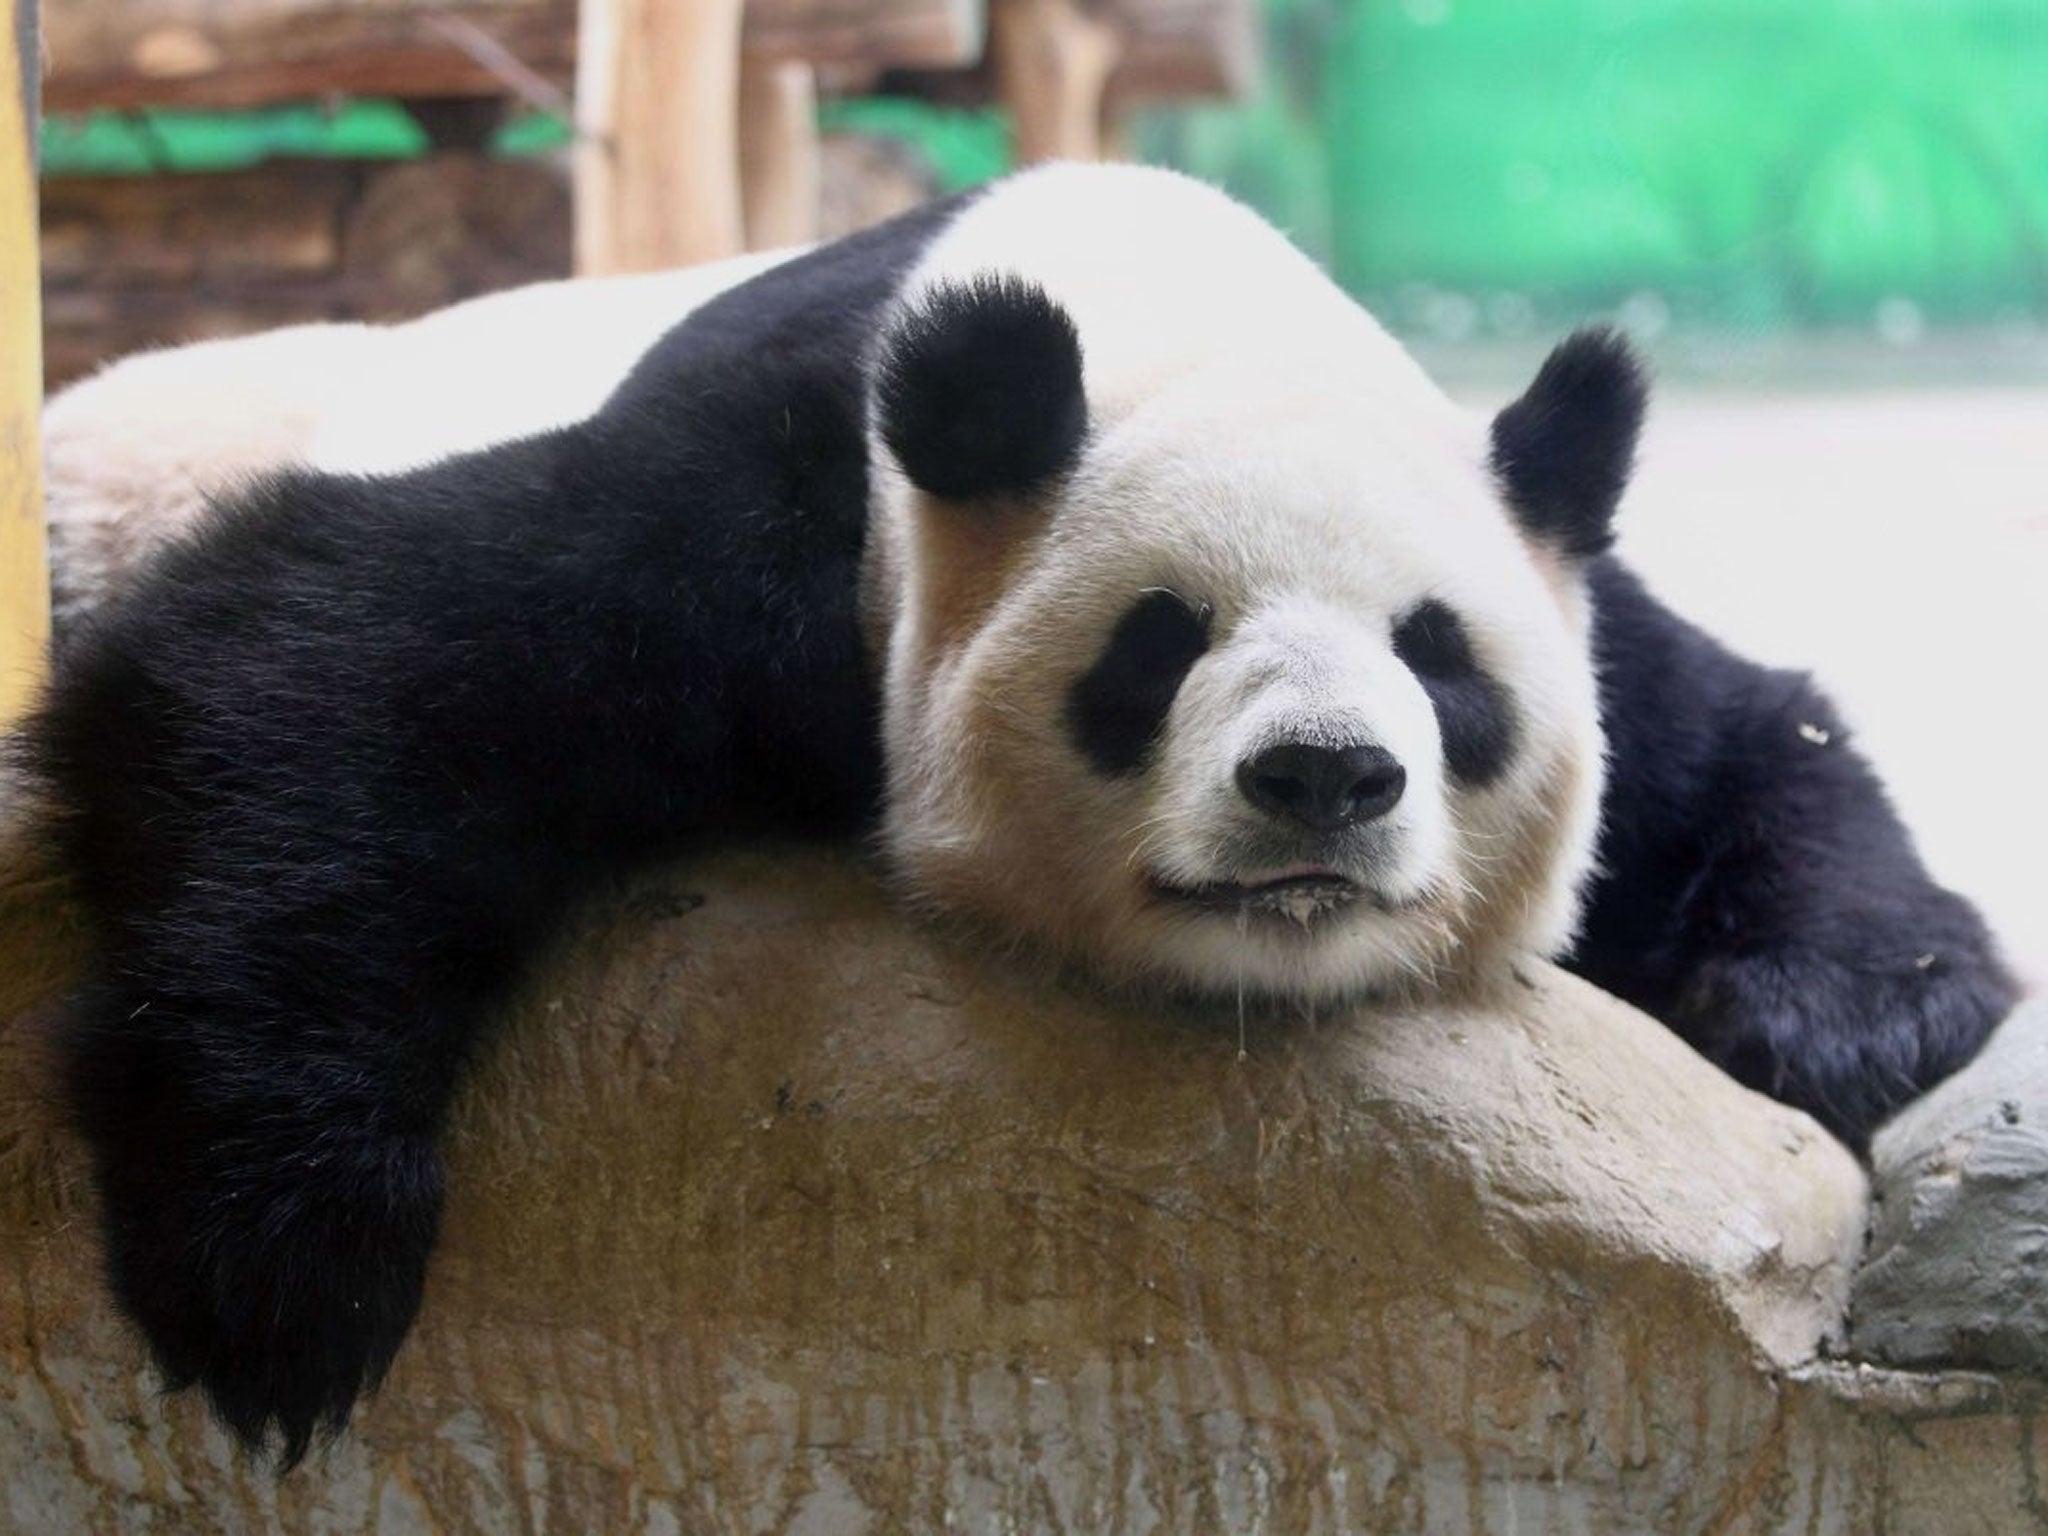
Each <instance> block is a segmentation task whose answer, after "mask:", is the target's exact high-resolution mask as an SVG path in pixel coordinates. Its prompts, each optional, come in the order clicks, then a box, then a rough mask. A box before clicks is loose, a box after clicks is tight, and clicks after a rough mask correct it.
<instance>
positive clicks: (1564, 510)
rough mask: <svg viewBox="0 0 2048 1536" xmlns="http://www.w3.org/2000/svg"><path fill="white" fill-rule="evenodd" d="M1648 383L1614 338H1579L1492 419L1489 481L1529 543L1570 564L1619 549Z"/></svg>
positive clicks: (1604, 333)
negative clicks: (1619, 510)
mask: <svg viewBox="0 0 2048 1536" xmlns="http://www.w3.org/2000/svg"><path fill="white" fill-rule="evenodd" d="M1649 398H1650V384H1649V375H1648V374H1647V372H1646V371H1645V370H1644V367H1643V365H1642V362H1641V361H1640V360H1639V359H1638V358H1637V356H1636V354H1635V350H1634V348H1632V347H1631V346H1630V345H1629V344H1628V341H1627V340H1626V339H1625V338H1624V337H1623V336H1622V335H1621V333H1620V332H1618V331H1611V330H1608V329H1606V328H1604V327H1598V326H1595V327H1591V328H1589V329H1586V330H1582V331H1574V332H1573V333H1572V334H1571V335H1570V336H1568V337H1566V338H1565V339H1564V340H1563V341H1562V342H1560V343H1559V344H1558V346H1557V348H1556V349H1555V350H1554V351H1553V352H1552V353H1551V354H1550V356H1549V357H1547V358H1545V359H1544V361H1543V367H1542V368H1541V369H1540V370H1538V372H1537V374H1536V382H1535V383H1533V384H1531V385H1530V386H1529V388H1528V390H1527V391H1526V392H1524V394H1523V395H1522V397H1521V399H1519V400H1517V401H1515V403H1514V404H1512V405H1510V406H1508V407H1507V408H1506V409H1505V410H1503V411H1502V412H1501V413H1500V414H1499V415H1498V416H1496V417H1494V419H1493V472H1494V474H1496V475H1497V476H1499V477H1500V483H1501V489H1502V490H1503V491H1504V492H1505V493H1506V495H1507V500H1508V505H1509V506H1510V507H1511V508H1512V509H1513V510H1514V514H1515V517H1516V518H1517V520H1519V521H1520V523H1521V525H1522V527H1523V528H1524V529H1525V530H1527V531H1528V533H1529V535H1530V536H1531V537H1532V538H1535V539H1537V540H1539V541H1540V542H1542V543H1544V544H1546V545H1548V546H1549V547H1550V548H1552V549H1554V550H1556V551H1557V552H1558V553H1559V554H1561V555H1564V556H1566V557H1567V558H1570V559H1573V560H1587V559H1591V558H1592V557H1593V556H1594V555H1597V554H1599V553H1601V552H1602V551H1603V550H1605V549H1606V548H1607V547H1608V546H1609V545H1610V544H1612V543H1613V542H1614V511H1615V508H1616V507H1618V506H1619V505H1620V504H1621V493H1622V492H1623V491H1624V490H1625V489H1627V487H1628V477H1629V471H1630V470H1632V469H1633V468H1634V467H1635V457H1636V436H1637V434H1638V433H1639V432H1641V430H1642V426H1643V411H1644V408H1645V407H1646V406H1647V405H1648V404H1649Z"/></svg>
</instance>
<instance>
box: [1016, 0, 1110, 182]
mask: <svg viewBox="0 0 2048 1536" xmlns="http://www.w3.org/2000/svg"><path fill="white" fill-rule="evenodd" d="M989 24H990V44H991V47H992V50H993V53H994V64H995V71H996V91H997V94H998V95H999V96H1000V97H1001V98H1002V102H1003V104H1004V105H1005V106H1006V107H1008V108H1009V109H1010V120H1011V122H1012V124H1013V125H1014V127H1015V131H1016V147H1017V159H1018V161H1019V163H1020V164H1026V165H1028V164H1031V163H1032V162H1034V161H1038V160H1099V159H1101V158H1102V110H1103V98H1104V95H1105V93H1106V92H1107V90H1108V87H1109V75H1110V71H1111V70H1112V69H1114V68H1115V67H1116V61H1117V54H1118V53H1119V52H1120V50H1121V43H1120V40H1119V38H1118V36H1117V32H1116V28H1115V27H1114V26H1113V25H1112V24H1111V23H1110V22H1109V21H1108V20H1107V19H1106V18H1104V17H1103V16H1100V15H1095V14H1091V13H1090V11H1088V10H1087V9H1086V8H1084V7H1083V6H1082V5H1081V4H1080V0H993V3H992V8H991V11H990V15H989Z"/></svg>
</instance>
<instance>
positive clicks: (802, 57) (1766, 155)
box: [42, 0, 2048, 984]
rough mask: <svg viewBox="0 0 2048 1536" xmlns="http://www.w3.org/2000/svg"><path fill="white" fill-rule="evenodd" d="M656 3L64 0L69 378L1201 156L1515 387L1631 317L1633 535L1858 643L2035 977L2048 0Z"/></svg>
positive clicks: (1492, 378) (1367, 288)
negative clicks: (127, 361) (139, 359)
mask: <svg viewBox="0 0 2048 1536" xmlns="http://www.w3.org/2000/svg"><path fill="white" fill-rule="evenodd" d="M663 4H664V0H584V4H583V5H581V6H580V7H579V6H578V5H577V4H576V3H575V0H463V3H452V4H437V3H429V0H46V3H45V7H44V15H43V25H44V32H45V52H46V59H47V66H48V67H47V70H46V75H45V87H44V89H45V106H46V109H47V111H46V117H45V123H44V133H43V140H42V176H43V182H42V192H43V197H42V214H43V234H42V241H43V261H44V281H45V289H44V293H45V320H46V335H47V345H46V351H45V358H46V375H47V380H48V382H49V383H50V384H51V385H52V386H53V387H54V386H60V385H61V384H63V383H64V382H65V381H67V380H69V379H71V378H75V377H77V376H79V375H80V374H81V373H83V372H85V371H87V370H89V369H90V368H92V367H93V366H94V365H95V364H96V363H98V362H99V361H101V360H103V359H105V358H108V357H111V356H115V355H118V354H120V353H123V352H126V351H130V350H133V349H134V348H136V347H139V346H144V345H153V344H159V343H163V342H168V341H176V340H184V339H190V338H194V337H199V336H206V335H219V334H228V333H233V332H237V331H242V330H249V329H257V328H262V327H267V326H272V325H277V324H282V323H286V322H289V321H296V320H303V319H313V318H323V317H324V318H363V319H384V318H397V317H400V316H405V315H410V314H414V313H418V312H420V311H423V310H426V309H429V308H432V307H435V306H437V305H440V304H445V303H448V302H451V301H453V300H455V299H458V298H462V297H466V296H468V295H470V294H473V293H477V292H482V291H486V290H488V289H491V288H496V287H502V286H506V285H509V284H512V283H517V282H523V281H528V280H532V279H536V278H542V277H553V276H560V275H564V274H566V273H568V272H570V271H572V270H581V271H593V272H596V271H611V270H623V269H630V268H637V267H646V266H654V265H672V264H678V263H680V262H683V261H687V260H691V259H695V258H699V257H705V256H714V255H722V254H728V253H730V252H731V251H734V250H737V249H740V248H742V247H746V246H755V247H762V246H776V245H783V244H790V243H800V242H802V241H805V240H809V239H813V238H819V237H823V236H830V235H834V234H839V233H843V232H845V231H847V230H850V229H853V228H857V227H860V226H861V225H863V224H866V223H870V222H873V221H875V220H877V219H879V218H882V217H885V216H887V215H888V214H890V213H893V212H895V211H898V210H899V209H901V208H903V207H906V206H909V205H910V204H911V203H913V202H915V201H917V200H919V199H921V198H923V197H926V196H929V195H931V194H933V193H935V192H939V191H944V190H951V189H955V188H959V187H964V186H969V185H973V184H975V183H977V182H979V181H982V180H986V179H988V178H990V177H992V176H995V175H998V174H1000V173H1001V172H1002V171H1004V170H1005V169H1007V168H1008V167H1010V166H1011V165H1013V164H1015V163H1017V162H1019V161H1020V160H1029V159H1035V158H1042V157H1046V156H1051V155H1069V156H1084V157H1085V156H1098V155H1100V156H1121V157H1129V158H1135V159H1142V160H1146V161H1152V162H1156V163H1161V164H1167V165H1173V166H1178V167H1181V168H1183V169H1186V170H1188V171H1190V172H1192V173H1194V174H1196V175H1199V176H1202V177H1204V178H1206V179H1209V180H1212V181H1215V182H1218V183H1220V184H1222V185H1223V186H1225V187H1227V188H1229V189H1231V190H1232V191H1234V192H1236V193H1237V194H1238V195H1240V196H1241V197H1243V198H1245V199H1246V200H1247V201H1249V202H1251V203H1253V204H1254V205H1256V206H1257V207H1258V208H1260V209H1261V210H1263V211H1264V212H1265V213H1266V214H1267V215H1268V216H1269V217H1271V218H1272V219H1273V220H1274V221H1275V222H1276V223H1278V224H1279V225H1280V226H1281V227H1282V228H1284V229H1285V230H1286V231H1288V233H1289V234H1290V235H1291V236H1292V237H1293V238H1294V239H1295V240H1296V241H1297V242H1298V243H1300V244H1301V245H1302V246H1304V247H1305V248H1306V249H1307V250H1309V251H1310V252H1311V253H1313V254H1314V255H1316V256H1317V257H1318V258H1319V259H1321V260H1322V261H1323V262H1324V263H1325V264H1326V265H1327V266H1328V267H1329V268H1330V270H1331V271H1332V272H1333V273H1334V274H1335V275H1336V277H1337V278H1338V280H1339V281H1340V282H1342V283H1343V284H1344V285H1345V286H1346V287H1347V288H1348V289H1350V290H1351V291H1352V292H1353V293H1355V294H1356V295H1357V296H1358V297H1359V298H1360V299H1361V300H1362V301H1364V302H1365V303H1366V304H1367V305H1368V306H1370V307H1371V308H1372V309H1374V311H1375V312H1376V313H1378V314H1379V315H1380V316H1381V318H1382V319H1383V320H1384V321H1385V322H1386V323H1387V324H1388V325H1389V326H1390V327H1392V328H1393V329H1394V330H1395V331H1396V332H1398V333H1399V334H1400V335H1401V336H1402V337H1403V338H1404V339H1405V340H1407V341H1408V342H1409V343H1410V344H1411V345H1412V346H1413V347H1414V348H1415V349H1416V350H1417V351H1418V352H1419V353H1420V354H1421V356H1422V357H1423V360H1424V361H1425V363H1426V364H1427V365H1428V366H1429V367H1430V368H1431V369H1432V371H1433V372H1434V373H1435V374H1436V376H1437V377H1438V378H1439V379H1441V380H1442V381H1444V383H1445V384H1446V386H1447V387H1448V388H1450V389H1452V390H1453V391H1454V392H1455V393H1457V394H1458V395H1460V396H1461V397H1463V398H1466V399H1468V400H1470V402H1471V403H1472V404H1473V405H1474V406H1475V407H1477V408H1481V409H1492V408H1494V407H1497V406H1498V404H1499V403H1501V401H1503V400H1504V399H1505V398H1507V397H1508V396H1509V395H1510V394H1512V393H1513V392H1514V391H1515V389H1516V388H1518V387H1519V385H1520V384H1521V383H1522V382H1523V381H1524V380H1526V378H1527V377H1528V376H1529V374H1530V373H1531V372H1532V371H1533V369H1534V367H1535V366H1536V363H1537V362H1538V360H1539V359H1540V357H1541V355H1542V353H1543V351H1544V350H1545V349H1546V348H1547V347H1548V346H1549V345H1550V344H1552V343H1553V342H1554V341H1555V340H1556V339H1557V337H1558V336H1559V335H1561V334H1562V333H1563V332H1564V331H1565V330H1567V329H1568V328H1569V327H1571V326H1572V325H1574V324H1578V323H1581V322H1583V321H1586V320H1596V319H1597V320H1605V321H1611V322H1614V323H1618V324H1620V325H1622V326H1624V327H1625V328H1626V329H1627V330H1628V331H1629V332H1630V333H1631V334H1632V335H1633V336H1635V338H1636V339H1637V340H1638V341H1639V342H1640V343H1641V344H1642V345H1643V347H1644V348H1645V349H1646V350H1647V352H1648V353H1649V354H1650V356H1651V357H1652V358H1653V359H1654V360H1655V362H1656V364H1657V367H1658V371H1659V374H1660V377H1661V379H1662V381H1663V392H1662V396H1661V400H1660V404H1659V407H1658V409H1657V411H1656V414H1655V417H1654V419H1653V424H1652V428H1651V431H1650V435H1649V439H1648V441H1647V443H1646V446H1645V452H1644V459H1643V466H1642V474H1641V477H1640V479H1639V481H1638V484H1637V486H1636V489H1635V491H1634V493H1633V494H1632V497H1631V503H1630V506H1629V509H1628V512H1627V514H1626V516H1627V533H1626V539H1625V545H1624V548H1625V550H1626V552H1627V553H1629V554H1630V555H1631V556H1632V557H1633V558H1634V559H1635V560H1636V561H1637V563H1638V564H1640V565H1641V566H1642V567H1643V568H1644V569H1645V570H1646V572H1647V574H1648V575H1649V577H1650V578H1651V580H1652V582H1653V584H1654V585H1656V586H1657V587H1658V588H1659V589H1660V590H1661V591H1662V592H1663V593H1664V594H1665V595H1666V596H1667V598H1669V599H1670V600H1672V601H1673V602H1675V603H1676V604H1678V605H1679V606H1680V607H1681V608H1682V609H1683V610H1684V611H1686V612H1687V613H1689V614H1691V615H1692V616H1694V617H1696V618H1698V619H1699V620H1701V621H1702V622H1704V623H1706V624H1707V625H1708V626H1709V627H1710V628H1713V629H1715V630H1716V631H1717V632H1719V633H1721V634H1723V635H1725V636H1726V637H1728V638H1729V639H1731V640H1732V641H1734V642H1736V643H1737V644H1738V645H1739V646H1740V647H1741V648H1743V649H1746V650H1748V651H1749V652H1751V653H1752V654H1755V655H1757V656H1758V657H1759V658H1760V659H1764V660H1767V661H1772V662H1777V663H1782V664H1785V665H1793V666H1802V667H1812V668H1814V669H1816V670H1817V671H1818V672H1819V673H1820V674H1821V676H1822V677H1823V679H1824V680H1825V681H1826V682H1827V683H1828V684H1829V685H1830V686H1831V687H1832V688H1833V689H1834V690H1835V692H1836V693H1837V694H1838V695H1839V696H1840V698H1841V699H1842V702H1843V703H1844V705H1845V707H1846V709H1847V712H1848V715H1849V717H1850V718H1851V720H1853V721H1854V722H1855V723H1856V725H1857V727H1858V730H1859V732H1860V734H1861V736H1862V738H1863V740H1864V742H1865V744H1866V745H1867V746H1868V748H1869V749H1870V750H1871V752H1872V754H1873V755H1874V756H1875V757H1876V759H1877V760H1878V762H1879V764H1880V766H1881V767H1882V769H1883V770H1884V772H1885V773H1886V775H1887V777H1888V778H1889V780H1890V781H1891V783H1892V785H1893V787H1894V790H1895V793H1896V796H1897V798H1898V799H1899V800H1900V802H1901V803H1902V807H1903V809H1904V810H1905V812H1906V814H1907V816H1908V819H1909V820H1910V821H1911V822H1912V824H1913V825H1914V826H1915V827H1916V828H1917V829H1918V830H1919V833H1920V836H1921V839H1922V842H1923V846H1924V850H1925V852H1926V853H1927V854H1928V856H1929V858H1930V861H1931V862H1932V863H1933V865H1934V866H1935V869H1936V872H1937V873H1938V874H1939V875H1941V876H1942V877H1943V878H1945V879H1946V880H1947V881H1949V882H1950V883H1952V884H1954V885H1957V886H1958V887H1960V888H1962V889H1964V890H1965V891H1967V892H1969V893H1970V894H1972V895H1973V896H1975V897H1976V898H1977V899H1978V900H1979V901H1981V902H1982V903H1984V904H1985V905H1986V907H1987V908H1988V909H1989V910H1990V912H1991V913H1992V915H1993V918H1994V921H1995V922H1996V924H1997V925H1998V926H1999V927H2000V929H2001V930H2002V932H2003V933H2004V934H2005V936H2006V939H2007V942H2008V944H2009V946H2010V947H2011V949H2012V950H2013V951H2014V953H2015V955H2016V957H2017V958H2018V959H2019V961H2020V962H2021V964H2022V967H2023V968H2024V969H2025V970H2027V971H2028V972H2029V973H2030V976H2031V978H2032V979H2033V980H2034V981H2035V982H2036V983H2037V984H2038V983H2040V982H2041V981H2043V980H2044V979H2048V895H2044V893H2043V889H2042V887H2043V880H2042V876H2041V871H2042V869H2043V866H2044V864H2048V812H2044V810H2043V808H2042V806H2043V797H2042V795H2041V793H2040V789H2039V781H2040V777H2041V774H2040V769H2039V766H2038V765H2040V764H2041V763H2043V762H2044V761H2048V750H2044V749H2048V731H2044V728H2043V727H2042V725H2041V723H2040V721H2041V715H2042V703H2041V700H2042V694H2043V689H2042V686H2041V683H2040V669H2041V666H2042V662H2043V658H2044V651H2048V645H2044V642H2048V617H2044V611H2048V4H2044V3H2043V0H747V3H746V4H745V5H744V7H742V5H741V0H668V9H667V11H666V12H664V11H663V10H662V9H661V7H662V5H663ZM664 15H666V16H667V17H668V20H667V21H666V22H664V20H663V16H664ZM677 17H681V18H682V19H681V20H680V21H677V20H676V18H677ZM721 26H723V27H725V28H726V29H727V31H726V32H724V33H721V32H719V30H718V28H719V27H721ZM665 27H666V29H667V30H666V31H665V30H664V28H665ZM678 27H680V29H681V32H680V33H678V32H677V30H676V29H677V28H678ZM707 39H708V41H707ZM721 49H722V50H724V54H726V55H730V57H726V56H723V55H720V53H719V50H721ZM686 50H693V51H688V52H685V51H686ZM678 61H680V62H678ZM721 93H723V94H721ZM707 109H710V110H712V111H713V112H714V113H715V114H716V113H722V114H723V115H722V116H714V117H712V118H703V117H701V116H700V117H698V118H694V119H693V118H692V117H691V114H692V113H693V112H696V113H700V114H701V113H703V112H704V111H706V110H707ZM706 121H709V122H712V123H713V124H714V127H716V129H717V131H716V132H711V133H709V134H708V135H707V133H706V131H704V130H702V128H701V124H702V123H703V122H706ZM693 122H696V123H698V124H699V125H700V126H699V127H697V128H692V127H691V124H692V123H693ZM727 130H730V132H729V134H728V136H727V138H726V139H724V140H720V138H719V135H720V134H725V133H727ZM663 135H666V136H667V137H668V138H669V139H670V140H673V141H674V142H675V144H676V145H678V146H680V147H679V149H678V153H677V154H676V155H674V156H672V157H667V158H664V157H663V156H662V155H661V154H659V153H654V154H651V155H649V156H647V157H645V163H638V162H635V161H634V160H633V157H632V156H630V155H628V154H627V153H626V150H627V149H628V148H630V147H631V146H633V145H636V144H645V143H650V142H658V141H659V140H660V139H661V137H662V136H663ZM707 138H708V141H709V147H708V148H707V147H706V144H707ZM721 143H722V144H724V146H725V148H724V149H721V148H720V144H721ZM728 151H729V152H728ZM721 155H722V156H723V159H721V158H720V156H721ZM593 159H595V161H596V162H597V163H596V164H595V165H593ZM726 162H732V163H726ZM650 188H651V189H656V190H655V191H652V192H650V191H649V190H648V189H650ZM593 189H594V190H593ZM607 199H610V201H609V202H607ZM650 206H652V207H658V208H660V209H662V210H665V211H673V212H676V213H677V214H678V215H679V217H678V218H677V219H673V220H670V221H669V222H668V223H667V224H666V225H662V226H659V227H652V226H650V225H649V223H648V220H647V219H646V218H645V217H644V213H645V210H646V209H647V208H648V207H650Z"/></svg>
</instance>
